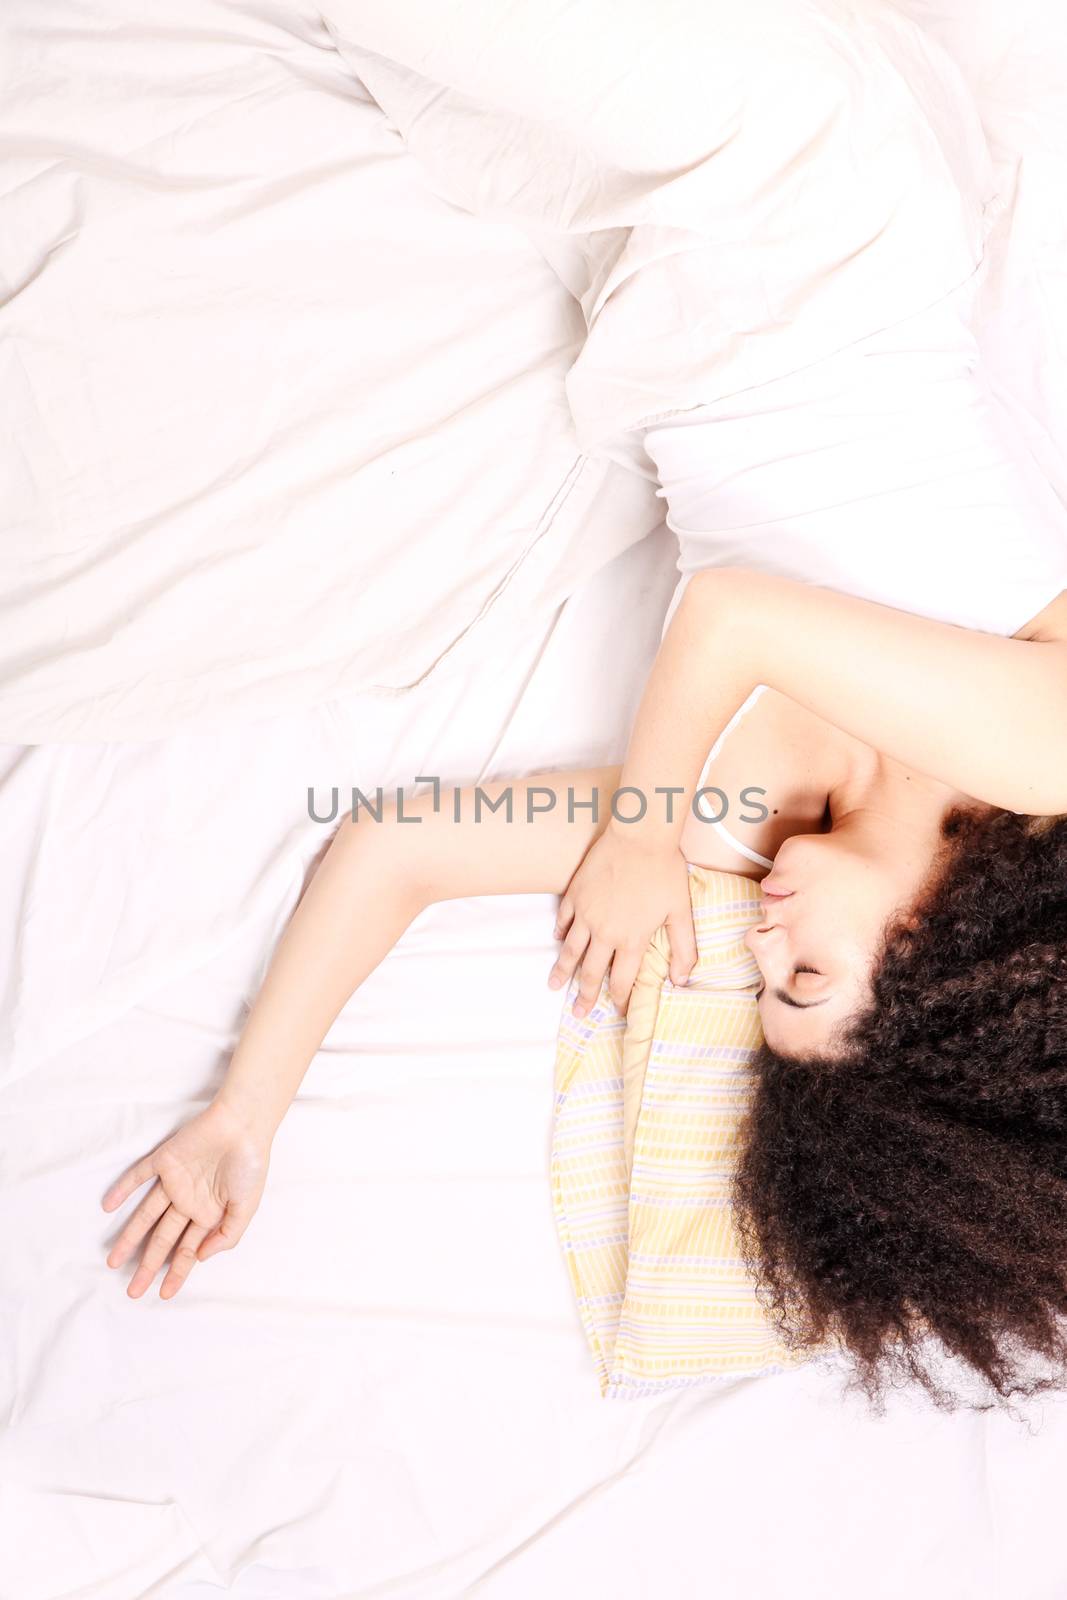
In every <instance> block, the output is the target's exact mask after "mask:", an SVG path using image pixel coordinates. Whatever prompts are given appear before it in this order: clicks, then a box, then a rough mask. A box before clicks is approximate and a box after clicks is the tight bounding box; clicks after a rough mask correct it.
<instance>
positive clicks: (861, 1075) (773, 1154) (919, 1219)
mask: <svg viewBox="0 0 1067 1600" xmlns="http://www.w3.org/2000/svg"><path fill="white" fill-rule="evenodd" d="M942 832H943V845H942V853H941V855H940V856H939V858H938V860H937V862H936V863H935V866H934V869H933V871H932V873H931V877H930V880H929V882H928V885H927V887H926V889H925V890H924V893H923V897H922V900H921V902H920V903H919V904H918V905H917V906H916V907H915V908H914V910H913V912H912V914H911V915H910V916H901V917H899V918H895V919H893V920H892V922H891V924H890V925H889V926H888V927H887V929H886V930H885V933H884V938H883V946H882V950H881V952H880V955H879V958H878V961H877V962H876V965H875V970H874V973H873V976H872V989H873V1001H872V1003H871V1005H870V1007H869V1008H868V1009H867V1010H866V1011H865V1012H864V1013H863V1014H862V1015H859V1016H857V1017H856V1018H855V1019H854V1020H853V1022H852V1024H851V1025H850V1026H849V1028H848V1030H847V1032H846V1033H845V1034H844V1035H843V1036H842V1039H841V1042H840V1044H839V1046H836V1047H835V1053H834V1054H833V1056H832V1057H830V1058H827V1057H825V1056H824V1057H821V1058H819V1059H813V1058H811V1057H806V1058H804V1059H797V1058H793V1057H786V1056H782V1055H778V1054H776V1053H774V1052H773V1051H771V1050H770V1049H769V1048H766V1047H765V1048H764V1049H763V1050H762V1051H761V1052H760V1054H759V1056H758V1057H757V1059H756V1062H755V1064H754V1082H753V1087H752V1095H751V1099H750V1101H749V1104H748V1108H747V1111H746V1117H745V1122H744V1126H743V1128H742V1135H741V1144H740V1154H739V1159H738V1165H737V1168H736V1171H735V1176H734V1196H733V1198H734V1205H735V1214H736V1219H737V1225H738V1230H739V1234H740V1239H741V1244H742V1249H743V1251H744V1253H745V1256H746V1259H747V1261H748V1265H749V1269H750V1271H751V1272H752V1274H753V1276H754V1277H755V1279H756V1281H757V1285H758V1292H759V1294H760V1298H761V1300H762V1302H763V1304H764V1306H765V1307H766V1308H767V1310H768V1312H769V1313H770V1315H771V1316H772V1318H773V1320H774V1321H775V1323H776V1324H777V1326H778V1329H779V1332H780V1334H781V1336H782V1337H783V1339H784V1341H785V1342H786V1343H787V1344H788V1345H789V1346H790V1347H792V1348H793V1349H798V1350H820V1349H837V1350H838V1351H841V1352H843V1353H844V1354H845V1355H846V1356H847V1357H848V1358H850V1361H851V1366H852V1372H853V1380H854V1383H858V1384H859V1386H860V1387H861V1388H862V1389H863V1391H864V1392H865V1393H866V1395H867V1397H868V1399H869V1400H870V1401H871V1402H872V1403H873V1404H874V1405H875V1406H876V1408H880V1407H881V1404H882V1400H883V1396H884V1389H885V1386H886V1384H887V1382H892V1383H894V1384H895V1383H897V1382H899V1381H901V1380H904V1381H917V1382H919V1383H920V1384H922V1386H923V1387H924V1388H925V1389H926V1391H927V1392H928V1394H929V1395H930V1396H931V1398H932V1399H933V1400H934V1402H935V1404H937V1405H938V1406H940V1407H942V1408H944V1409H953V1408H955V1407H956V1406H957V1405H959V1404H961V1403H965V1404H973V1405H976V1406H978V1407H979V1408H980V1409H988V1408H989V1407H990V1406H993V1405H997V1404H998V1403H1004V1402H1006V1401H1009V1400H1010V1399H1011V1398H1012V1397H1015V1396H1031V1395H1033V1394H1035V1393H1037V1392H1039V1391H1041V1390H1043V1389H1048V1388H1050V1387H1052V1386H1058V1385H1061V1384H1063V1383H1064V1381H1065V1378H1064V1369H1065V1367H1067V1337H1065V1332H1064V1327H1065V1324H1064V1322H1063V1321H1062V1320H1061V1319H1062V1318H1063V1316H1064V1313H1067V817H1039V818H1035V817H1024V816H1018V815H1016V814H1014V813H1012V812H1005V811H993V810H988V809H987V810H984V811H975V810H970V809H963V808H958V809H955V810H953V811H952V812H950V814H949V815H948V816H947V817H946V819H945V822H944V825H943V830H942ZM931 1352H933V1353H934V1358H933V1359H931ZM946 1356H948V1357H949V1358H950V1363H951V1361H952V1360H955V1361H956V1362H957V1363H960V1362H962V1363H963V1364H964V1365H963V1368H962V1371H963V1373H964V1375H965V1377H966V1379H967V1381H968V1383H970V1380H971V1379H973V1378H974V1377H975V1375H977V1378H978V1379H979V1380H980V1387H981V1396H980V1398H979V1400H977V1401H975V1400H973V1399H965V1398H964V1397H963V1396H961V1394H960V1392H959V1390H958V1389H957V1388H954V1387H951V1386H949V1385H947V1384H946V1382H945V1381H944V1377H943V1374H942V1375H941V1376H939V1375H938V1371H937V1369H938V1367H941V1368H942V1369H943V1367H944V1365H945V1359H944V1358H945V1357H946ZM1037 1357H1041V1358H1044V1359H1045V1361H1046V1362H1048V1363H1051V1364H1052V1369H1053V1370H1052V1373H1051V1375H1050V1374H1049V1372H1048V1368H1047V1366H1046V1368H1045V1371H1044V1375H1042V1376H1035V1375H1034V1363H1035V1359H1036V1358H1037Z"/></svg>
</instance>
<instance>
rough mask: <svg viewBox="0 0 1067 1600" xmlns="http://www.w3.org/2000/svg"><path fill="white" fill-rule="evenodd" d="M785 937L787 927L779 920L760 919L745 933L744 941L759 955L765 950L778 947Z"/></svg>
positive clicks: (754, 953) (755, 954)
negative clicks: (778, 921)
mask: <svg viewBox="0 0 1067 1600" xmlns="http://www.w3.org/2000/svg"><path fill="white" fill-rule="evenodd" d="M784 938H785V929H784V928H783V927H782V926H781V924H780V923H777V922H766V921H760V922H757V923H756V924H755V926H754V927H751V928H749V929H748V930H747V932H746V933H745V936H744V939H743V941H742V943H743V944H744V945H745V946H746V947H747V948H748V949H749V950H751V952H752V954H753V955H754V956H756V957H759V956H760V954H761V953H763V952H765V951H766V952H769V951H772V950H775V949H777V947H778V945H779V944H780V943H781V942H782V940H783V939H784Z"/></svg>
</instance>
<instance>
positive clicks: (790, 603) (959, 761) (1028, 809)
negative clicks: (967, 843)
mask: <svg viewBox="0 0 1067 1600" xmlns="http://www.w3.org/2000/svg"><path fill="white" fill-rule="evenodd" d="M687 601H688V603H689V615H688V617H687V619H686V638H685V641H684V645H683V648H684V649H685V653H686V658H687V662H688V668H687V671H688V675H689V678H690V682H691V683H692V684H693V686H694V688H696V686H697V685H700V686H701V687H702V688H707V687H710V686H712V685H713V684H714V680H715V676H716V673H717V672H718V671H719V663H720V661H721V659H722V658H721V650H722V644H723V636H724V617H725V615H726V614H730V615H732V616H733V617H734V618H735V619H737V621H738V622H739V624H740V627H738V626H736V625H734V626H733V627H732V628H731V630H730V631H731V636H732V638H733V640H734V643H735V648H736V649H738V650H740V651H741V652H742V654H743V655H744V656H745V657H746V658H747V659H748V661H749V662H750V664H751V673H752V674H753V678H754V681H755V682H760V683H766V684H769V685H770V686H771V687H772V688H775V689H779V690H780V691H781V692H782V693H783V694H787V695H788V696H789V697H790V699H792V700H795V701H796V702H797V703H798V704H800V705H803V706H805V707H806V708H807V709H808V710H809V711H812V712H814V713H815V714H816V716H820V717H822V718H823V719H824V720H825V721H827V722H831V723H833V724H834V726H835V727H838V728H840V729H842V731H843V732H845V733H848V734H852V735H853V736H854V737H855V738H857V739H861V740H863V742H864V743H865V744H868V745H871V746H872V747H873V748H874V749H876V750H879V751H881V752H882V753H883V754H884V755H887V756H890V757H892V758H893V759H894V760H896V761H899V762H901V764H902V765H904V766H908V767H912V768H914V770H915V771H917V772H923V773H925V774H926V775H927V776H928V777H931V778H934V779H937V780H938V781H939V782H942V783H945V784H948V785H950V786H951V787H953V788H955V789H959V790H962V792H963V793H965V794H968V795H971V796H972V797H973V798H974V799H976V800H983V801H985V802H986V803H987V804H989V805H994V806H1000V807H1003V808H1004V809H1005V810H1007V811H1017V812H1022V813H1026V814H1030V815H1051V814H1055V813H1058V812H1062V811H1067V640H1065V639H1062V638H1061V639H1046V640H1041V639H1018V638H1013V639H1006V638H1003V637H1001V636H1000V635H998V634H990V633H979V632H976V631H974V630H972V629H969V628H960V627H955V626H953V625H952V624H951V623H946V622H934V621H931V620H930V619H929V618H926V617H916V616H913V615H912V614H911V613H910V612H906V611H897V610H895V609H894V608H893V607H891V606H883V605H878V604H876V603H875V602H873V601H870V600H857V599H856V598H855V597H854V596H851V595H846V594H839V593H837V592H836V591H834V590H830V589H819V588H815V587H812V586H810V585H807V584H802V583H796V582H793V581H791V580H789V579H787V578H775V577H769V576H767V575H766V574H764V573H757V572H749V571H747V570H737V569H734V570H727V571H719V572H716V571H707V572H702V573H699V574H697V575H696V577H694V579H693V580H692V581H691V582H690V584H689V586H688V589H687V592H686V594H685V596H684V597H683V600H682V603H681V605H680V606H679V610H681V608H682V606H684V605H685V604H686V602H687ZM658 665H659V663H658V662H657V666H658ZM653 676H655V669H654V671H653ZM668 676H669V674H668ZM650 687H651V679H650ZM660 687H661V690H665V689H667V683H666V682H664V683H663V684H662V685H661V686H660ZM675 693H676V691H675ZM709 698H710V700H712V701H714V699H715V695H714V692H712V693H711V694H710V697H709ZM696 699H697V704H698V706H699V705H700V703H701V696H700V695H699V693H698V695H697V696H696ZM681 714H682V712H681V707H680V706H676V707H675V709H674V715H675V716H676V717H677V716H679V715H681ZM685 714H686V715H688V716H692V715H693V707H692V703H691V702H690V704H689V707H688V709H687V711H686V713H685ZM715 715H717V712H716V713H715ZM700 720H701V721H702V722H703V727H702V730H701V733H702V737H703V738H705V739H708V738H714V736H715V733H716V732H717V731H718V727H719V724H718V723H717V722H715V721H712V722H709V721H708V720H707V719H706V718H701V719H700ZM631 754H637V752H635V751H631ZM628 760H629V758H628ZM627 771H628V767H624V768H623V773H624V776H623V778H622V782H624V783H625V782H628V781H630V780H629V778H628V777H627V776H626V773H627Z"/></svg>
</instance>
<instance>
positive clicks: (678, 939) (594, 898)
mask: <svg viewBox="0 0 1067 1600" xmlns="http://www.w3.org/2000/svg"><path fill="white" fill-rule="evenodd" d="M664 923H666V925H667V935H668V938H669V940H670V947H671V965H670V976H671V981H672V983H676V984H683V983H685V982H686V980H687V978H688V976H689V973H690V972H691V971H692V969H693V966H694V964H695V962H696V958H697V948H696V934H695V933H694V931H693V906H692V901H691V899H690V896H689V874H688V872H687V870H686V863H685V858H684V856H683V855H682V853H681V851H680V850H679V849H678V848H677V846H676V845H673V844H672V845H671V846H670V847H669V848H666V847H665V848H663V849H655V848H651V847H649V846H648V845H646V844H645V843H640V844H639V843H636V842H633V843H631V842H630V841H629V840H627V839H626V838H624V837H621V836H620V835H618V834H614V833H612V832H611V831H610V829H605V831H604V832H603V833H602V834H601V835H600V838H599V839H597V840H596V842H595V843H594V844H593V845H592V846H591V848H590V849H589V851H588V852H587V854H586V856H585V859H584V860H583V862H582V864H581V866H580V867H579V868H578V870H577V872H576V873H575V874H574V877H573V878H572V879H571V881H570V883H569V884H568V885H567V889H566V892H565V894H564V895H563V898H562V899H561V901H560V905H559V914H558V916H557V918H556V937H557V939H559V938H564V935H566V937H565V939H564V944H563V948H562V950H561V951H560V953H559V956H558V958H557V960H556V964H555V966H554V967H553V968H552V971H551V973H550V975H549V979H548V982H549V986H550V987H551V988H553V989H558V988H560V987H561V985H562V984H564V983H566V982H567V980H568V979H569V978H570V977H571V974H572V973H573V972H574V970H575V968H576V967H577V966H578V964H579V962H580V963H581V969H582V972H581V984H580V986H579V991H578V996H577V998H576V1000H575V1002H574V1005H573V1008H572V1009H573V1011H574V1015H575V1016H576V1017H584V1016H585V1014H586V1012H587V1011H588V1010H589V1008H590V1006H591V1005H592V1004H593V1002H594V1001H595V1000H596V998H597V995H598V994H599V993H600V988H601V985H602V983H603V981H604V974H605V973H606V972H607V970H608V965H609V963H610V965H611V982H610V984H609V988H608V992H609V993H610V995H611V998H612V1000H613V1001H614V1002H615V1004H616V1006H618V1008H619V1010H620V1011H622V1012H624V1013H625V1011H626V1008H627V1006H628V1005H629V1001H630V992H631V990H632V989H633V986H634V982H635V980H636V978H637V974H638V971H639V970H640V966H641V961H642V959H643V957H644V954H645V951H646V950H647V948H648V942H649V940H650V939H651V938H652V935H653V934H654V933H655V932H656V930H657V928H661V927H662V926H663V924H664ZM568 930H569V931H568Z"/></svg>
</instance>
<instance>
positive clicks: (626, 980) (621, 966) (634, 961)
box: [608, 950, 644, 1016]
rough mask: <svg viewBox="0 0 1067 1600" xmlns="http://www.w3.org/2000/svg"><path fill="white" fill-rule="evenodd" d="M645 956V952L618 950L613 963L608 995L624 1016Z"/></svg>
mask: <svg viewBox="0 0 1067 1600" xmlns="http://www.w3.org/2000/svg"><path fill="white" fill-rule="evenodd" d="M643 956H644V951H643V950H616V952H615V959H614V960H613V961H612V963H611V980H610V982H609V984H608V993H609V994H610V995H611V998H612V1000H613V1001H614V1002H615V1005H616V1007H617V1008H618V1010H619V1011H621V1012H622V1014H623V1016H625V1015H626V1011H627V1008H628V1007H629V1004H630V995H631V993H632V992H633V986H634V984H635V983H636V982H637V974H638V972H639V971H640V970H641V961H642V958H643Z"/></svg>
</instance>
